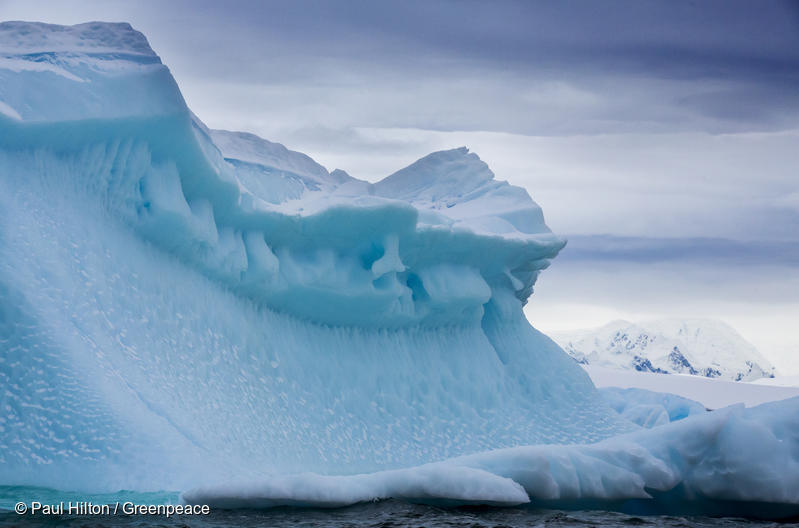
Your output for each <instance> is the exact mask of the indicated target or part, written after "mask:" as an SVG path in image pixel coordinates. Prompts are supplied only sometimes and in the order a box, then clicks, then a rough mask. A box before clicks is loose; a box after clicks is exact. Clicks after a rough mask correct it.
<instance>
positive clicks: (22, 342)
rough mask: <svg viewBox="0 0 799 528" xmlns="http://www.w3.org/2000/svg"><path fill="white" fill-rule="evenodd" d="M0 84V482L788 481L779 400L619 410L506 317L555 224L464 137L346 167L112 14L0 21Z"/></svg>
mask: <svg viewBox="0 0 799 528" xmlns="http://www.w3.org/2000/svg"><path fill="white" fill-rule="evenodd" d="M0 103H1V104H0V347H2V348H0V351H2V354H0V389H2V390H0V407H2V409H3V410H4V412H3V413H0V484H7V485H29V486H44V487H50V488H57V489H69V490H93V491H113V490H119V489H133V490H140V491H147V490H164V489H172V490H174V489H190V488H191V489H193V490H194V491H187V492H186V494H185V495H184V498H185V499H186V500H187V501H194V500H198V501H199V500H201V501H208V502H210V503H213V504H218V505H228V506H270V505H276V504H314V505H325V506H332V505H342V504H350V503H353V502H358V501H362V500H369V499H370V498H374V497H386V496H393V497H400V498H405V499H408V500H426V501H433V502H435V501H439V502H441V503H448V504H464V503H469V504H472V503H488V504H500V505H501V504H521V503H526V502H528V501H529V500H531V499H534V498H541V499H542V500H549V501H579V500H594V499H596V500H622V499H626V498H637V499H646V498H647V497H649V496H650V495H651V496H653V497H654V496H655V495H656V494H657V493H670V494H671V495H670V496H671V497H675V498H676V500H678V501H683V502H684V501H686V500H689V501H690V500H694V501H695V500H701V499H702V498H708V499H712V500H733V501H766V502H781V503H790V504H797V503H799V499H797V496H796V494H795V493H796V492H795V490H796V489H799V488H797V486H796V482H795V481H796V475H797V473H796V472H795V471H794V469H793V468H795V467H796V464H797V459H799V455H798V454H797V453H799V440H798V439H797V438H796V434H795V431H796V430H797V428H796V424H795V423H794V421H795V417H796V416H797V413H796V410H797V409H796V406H797V402H796V400H791V401H786V402H782V403H779V404H773V405H770V406H766V407H761V408H758V409H742V408H732V409H725V410H722V411H720V412H718V413H704V414H702V415H701V416H698V417H694V416H689V417H688V418H685V419H682V420H679V421H676V422H674V423H671V424H659V425H658V427H655V428H653V429H649V430H644V429H641V428H640V427H639V426H637V425H636V424H634V423H632V422H631V421H629V420H627V419H625V418H624V417H623V416H622V415H620V414H619V413H618V412H616V411H614V410H613V409H612V408H611V407H610V405H608V404H607V403H606V402H605V401H604V400H603V399H602V398H601V397H600V395H599V394H598V392H597V390H596V389H595V387H594V385H593V384H592V383H591V380H590V379H589V377H588V375H587V374H586V373H585V372H584V371H583V370H582V369H581V368H580V367H579V366H578V365H577V364H576V363H575V362H574V361H573V360H572V359H571V358H569V357H568V356H567V355H566V354H565V353H564V352H563V351H562V350H561V349H560V348H559V347H558V346H557V345H556V344H555V343H554V342H553V341H552V340H550V339H549V338H547V337H546V336H544V335H543V334H541V333H539V332H537V331H536V330H535V329H534V328H532V327H531V326H530V324H529V323H528V322H527V321H526V319H525V318H524V315H523V313H522V306H523V304H524V303H525V302H527V300H528V298H529V296H530V295H531V294H532V291H533V287H534V284H535V282H536V279H537V277H538V274H539V273H540V272H541V271H542V270H544V269H545V268H546V267H547V266H548V265H549V263H550V260H551V259H552V258H554V257H555V256H556V255H557V253H558V251H559V250H560V249H561V248H562V247H563V245H564V241H563V240H562V239H560V238H559V237H557V236H556V235H554V234H552V233H551V232H550V230H549V229H548V228H547V226H546V225H545V223H544V219H543V214H542V212H541V209H540V208H539V207H538V205H536V204H535V202H533V201H532V200H531V199H530V197H529V196H528V194H527V192H526V191H524V190H523V189H520V188H517V187H513V186H510V185H508V184H507V183H504V182H499V181H497V180H495V178H494V175H493V174H492V173H491V171H490V170H489V169H488V167H487V165H486V164H485V163H484V162H482V161H481V160H480V158H479V157H478V156H477V155H476V154H474V153H471V152H469V151H468V150H467V149H465V148H458V149H453V150H448V151H443V152H437V153H433V154H430V155H429V156H427V157H425V158H423V159H421V160H419V161H417V162H416V163H414V164H412V165H410V166H409V167H407V168H405V169H402V170H400V171H398V172H396V173H395V174H393V175H391V176H389V177H387V178H386V179H384V180H383V181H381V182H378V183H375V184H370V183H367V182H364V181H360V180H357V179H355V178H352V177H350V176H349V175H347V174H346V173H345V172H344V171H341V170H335V171H333V172H328V171H327V169H325V168H324V167H321V166H320V165H319V164H317V163H315V162H314V161H313V160H312V159H311V158H309V157H308V156H305V155H304V154H300V153H297V152H293V151H290V150H288V149H286V148H285V147H283V146H281V145H279V144H276V143H271V142H268V141H265V140H262V139H260V138H258V137H255V136H253V135H251V134H243V133H233V132H224V131H215V130H209V129H208V128H207V127H206V126H205V125H204V124H203V123H202V122H201V121H200V120H199V119H198V118H197V117H196V116H194V115H193V114H192V113H191V112H190V111H189V109H188V108H187V107H186V104H185V102H184V100H183V98H182V96H181V94H180V91H179V89H178V87H177V84H176V83H175V81H174V79H173V78H172V76H171V74H170V73H169V70H168V69H167V67H166V66H164V65H163V64H162V63H161V61H160V59H159V58H158V56H157V55H155V53H153V52H152V50H151V49H150V48H149V46H148V45H147V41H146V39H145V38H144V36H143V35H141V34H140V33H138V32H137V31H135V30H133V29H132V28H131V27H130V26H129V25H127V24H105V23H88V24H81V25H78V26H72V27H63V26H52V25H46V24H37V23H23V22H11V23H2V24H0ZM675 402H676V400H670V401H669V402H665V406H664V409H666V412H667V413H669V414H670V413H671V412H672V410H673V409H674V406H673V405H672V404H674V403H675ZM662 403H663V402H662ZM655 421H657V420H655ZM625 434H626V435H627V436H619V435H625ZM750 440H756V441H757V442H758V446H759V449H760V448H762V449H763V453H759V452H757V453H754V454H755V456H757V457H762V462H763V464H762V465H760V466H757V465H756V464H755V461H754V460H753V459H749V460H744V459H742V458H741V456H740V455H741V449H740V447H741V443H745V442H748V441H750ZM597 442H599V443H597ZM758 463H760V461H758ZM789 470H790V471H789ZM764 483H766V485H764ZM675 490H676V491H675ZM792 490H793V491H792Z"/></svg>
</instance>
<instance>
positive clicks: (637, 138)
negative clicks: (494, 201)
mask: <svg viewBox="0 0 799 528" xmlns="http://www.w3.org/2000/svg"><path fill="white" fill-rule="evenodd" d="M0 19H3V20H13V19H22V20H40V21H45V22H52V23H69V24H71V23H78V22H84V21H89V20H109V21H128V22H130V23H131V24H133V26H134V27H135V28H136V29H139V30H140V31H142V32H143V33H145V35H146V36H147V38H148V39H149V41H150V44H151V45H152V47H153V48H154V49H155V51H156V52H157V53H158V54H159V55H160V56H161V57H162V60H163V61H164V63H165V64H167V65H168V66H169V67H170V69H171V70H172V72H173V74H174V75H175V77H176V79H177V81H178V84H179V85H180V87H181V89H182V91H183V94H184V96H185V98H186V100H187V102H188V104H189V106H190V107H191V108H192V110H193V111H194V112H195V113H196V114H197V115H198V116H199V117H200V118H201V119H202V120H203V121H205V122H206V124H208V125H209V126H211V127H214V128H227V129H234V130H246V131H250V132H254V133H256V134H259V135H261V136H263V137H266V138H267V139H270V140H273V141H278V142H281V143H284V144H285V145H287V146H288V147H290V148H293V149H296V150H300V151H303V152H306V153H308V154H309V155H311V156H312V157H314V158H315V159H317V160H318V161H319V162H321V163H322V164H323V165H325V166H327V167H328V168H329V169H333V168H342V169H344V170H347V171H348V172H349V173H350V174H352V175H353V176H355V177H359V178H363V179H368V180H372V181H374V180H377V179H380V178H382V177H384V176H386V175H388V174H390V173H392V172H394V171H395V170H397V169H399V168H401V167H403V166H405V165H408V164H409V163H411V162H413V161H414V160H416V159H417V158H419V157H421V156H423V155H425V154H427V153H428V152H430V151H433V150H440V149H444V148H453V147H458V146H462V145H465V146H468V147H469V148H470V149H472V150H473V151H475V152H477V153H478V154H479V155H480V156H481V158H483V159H484V160H485V161H486V162H487V163H488V164H489V166H491V167H492V169H493V170H494V172H495V173H496V174H497V177H498V178H500V179H505V180H508V181H510V182H511V183H513V184H516V185H522V186H524V187H526V188H527V189H528V191H529V192H530V194H531V195H532V196H533V198H534V199H535V200H536V201H537V202H538V203H539V204H541V206H542V207H543V209H544V213H545V216H546V218H547V220H548V223H549V225H550V227H552V229H553V230H554V231H555V232H557V233H559V234H563V235H564V236H566V237H568V238H570V240H571V243H570V245H569V246H567V248H566V249H565V250H564V251H563V253H562V254H561V256H560V257H558V259H556V260H555V262H554V263H553V265H552V267H551V268H550V269H549V270H547V271H546V272H545V273H544V274H543V275H542V276H541V279H540V281H539V284H538V286H537V291H536V294H535V295H534V296H533V298H532V299H531V301H530V304H529V306H528V308H527V313H528V316H529V317H530V319H531V320H532V322H533V324H534V325H536V326H537V327H539V328H541V329H542V330H544V331H547V330H563V329H569V328H577V327H582V326H591V325H599V324H603V323H605V322H607V321H609V320H611V319H614V318H619V317H623V318H628V319H632V320H636V319H641V318H648V317H661V316H678V317H711V318H719V319H723V320H725V321H727V322H728V323H730V324H732V325H733V326H734V327H736V328H737V329H738V330H739V331H740V332H741V333H742V334H743V335H744V336H745V337H746V338H748V339H749V340H751V341H752V342H753V343H755V344H756V345H757V346H758V347H759V348H760V349H761V351H762V352H763V353H764V354H765V355H766V356H767V357H769V358H771V359H772V360H773V361H774V362H775V363H776V364H777V366H778V368H779V369H780V370H782V371H783V372H784V373H799V332H797V331H796V328H797V323H799V255H798V254H797V253H798V251H797V247H799V2H797V1H768V0H766V1H760V2H754V1H730V0H724V1H701V2H688V1H675V0H670V1H666V0H663V1H660V2H653V1H647V0H629V1H603V2H595V1H591V0H585V1H569V0H566V1H560V2H549V1H546V2H545V1H540V2H537V1H522V2H502V1H485V2H472V1H457V2H449V1H446V2H433V1H403V2H391V3H389V2H375V1H363V2H361V1H356V2H352V1H350V2H321V1H320V2H309V1H292V2H281V3H277V2H256V1H252V2H235V1H227V2H202V1H199V2H198V1H192V2H188V1H170V2H164V1H137V2H116V1H97V2H93V1H83V2H72V1H62V2H37V1H35V0H21V1H16V0H0Z"/></svg>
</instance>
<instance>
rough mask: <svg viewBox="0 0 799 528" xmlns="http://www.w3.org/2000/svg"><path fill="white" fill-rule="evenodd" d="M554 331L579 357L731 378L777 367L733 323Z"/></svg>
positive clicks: (672, 322)
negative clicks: (740, 333)
mask: <svg viewBox="0 0 799 528" xmlns="http://www.w3.org/2000/svg"><path fill="white" fill-rule="evenodd" d="M550 335H551V337H552V338H553V339H554V340H555V341H556V342H557V343H558V344H559V345H560V346H561V347H562V348H563V349H564V350H565V351H566V352H567V353H568V354H569V355H571V356H572V357H573V358H574V359H575V361H577V362H578V363H582V364H586V365H597V366H602V367H612V368H620V369H627V370H637V371H641V372H655V373H662V374H690V375H693V376H704V377H707V378H720V379H725V380H733V381H752V380H755V379H759V378H773V377H774V375H775V371H774V367H773V366H772V365H771V363H769V362H768V360H766V359H765V358H764V357H763V356H761V355H760V353H759V352H758V351H757V349H756V348H755V347H754V346H753V345H752V344H751V343H749V342H748V341H746V340H745V339H744V338H743V337H741V336H740V335H739V334H738V332H736V331H735V330H734V329H733V328H731V327H730V326H729V325H727V324H725V323H723V322H721V321H716V320H712V319H690V320H676V319H664V320H657V321H645V322H642V323H631V322H629V321H622V320H619V321H613V322H611V323H608V324H607V325H605V326H603V327H600V328H595V329H590V330H576V331H570V332H557V333H550Z"/></svg>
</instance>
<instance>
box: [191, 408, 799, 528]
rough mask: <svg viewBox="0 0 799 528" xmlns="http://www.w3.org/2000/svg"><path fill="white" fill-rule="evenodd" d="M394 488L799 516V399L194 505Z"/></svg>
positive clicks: (252, 487)
mask: <svg viewBox="0 0 799 528" xmlns="http://www.w3.org/2000/svg"><path fill="white" fill-rule="evenodd" d="M387 498H398V499H405V500H410V501H414V502H426V503H434V504H449V505H452V504H474V505H478V504H490V505H505V506H513V505H518V504H524V503H528V502H529V503H531V504H532V505H536V506H539V507H540V506H544V507H546V506H554V507H559V508H570V507H571V508H581V507H589V506H591V505H593V507H596V506H597V505H602V506H604V507H609V508H610V509H621V510H623V511H633V512H635V513H642V512H648V513H677V514H680V513H683V514H684V513H689V512H690V513H694V514H714V515H725V514H726V515H736V514H737V515H748V516H757V517H762V518H783V517H788V516H795V515H798V514H799V397H798V398H792V399H790V400H785V401H781V402H776V403H771V404H764V405H761V406H759V407H755V408H751V409H745V408H744V407H743V405H739V406H733V407H729V408H726V409H721V410H718V411H714V412H710V413H707V414H703V415H697V416H692V417H689V418H686V419H684V420H681V421H679V422H674V423H672V424H669V425H664V426H661V427H658V428H656V429H648V430H642V431H639V432H635V433H630V434H626V435H622V436H618V437H614V438H610V439H607V440H604V441H601V442H599V443H596V444H590V445H537V446H525V447H515V448H509V449H500V450H496V451H490V452H486V453H480V454H476V455H470V456H465V457H459V458H455V459H452V460H448V461H445V462H440V463H435V464H427V465H424V466H419V467H416V468H410V469H405V470H401V471H383V472H378V473H372V474H365V475H353V476H348V477H335V476H322V475H314V474H304V475H294V476H281V477H275V478H265V479H264V480H263V481H261V482H246V483H225V484H220V485H211V486H208V485H206V486H203V487H199V488H196V489H192V490H188V491H186V492H184V493H183V495H182V500H183V501H185V502H187V503H191V504H209V505H211V507H225V508H253V507H254V508H268V507H275V506H311V507H336V506H346V505H350V504H355V503H357V502H365V501H370V500H377V499H387Z"/></svg>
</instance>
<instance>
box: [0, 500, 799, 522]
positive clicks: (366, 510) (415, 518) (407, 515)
mask: <svg viewBox="0 0 799 528" xmlns="http://www.w3.org/2000/svg"><path fill="white" fill-rule="evenodd" d="M0 526H2V527H7V526H15V527H16V526H19V527H27V526H69V527H71V528H78V527H87V528H100V527H115V526H122V527H131V528H133V527H141V528H155V527H174V526H178V527H191V528H212V527H213V528H223V527H224V528H228V527H242V528H247V527H315V526H323V527H328V526H329V527H337V528H338V527H340V528H345V527H347V528H366V527H380V528H399V527H405V526H408V527H422V526H424V527H429V528H439V527H440V528H443V527H463V528H484V527H485V528H521V527H533V526H541V527H553V528H555V527H572V526H601V527H631V526H652V527H661V526H663V527H686V528H699V527H714V528H715V527H734V526H744V527H764V526H775V527H777V526H779V527H786V528H787V527H799V524H794V523H774V522H764V521H751V520H746V519H737V518H712V517H677V516H640V517H639V516H632V515H627V514H623V513H614V512H605V511H560V510H535V509H529V508H469V509H463V508H459V509H444V508H437V507H433V506H425V505H418V504H408V503H404V502H399V501H381V502H377V503H371V504H362V505H358V506H351V507H348V508H341V509H334V510H311V509H275V510H268V511H246V510H236V511H214V512H211V514H209V515H207V516H197V517H187V516H180V517H171V518H169V519H166V518H164V517H163V516H126V515H117V516H107V515H106V516H103V515H98V516H79V515H60V516H48V517H42V516H36V517H32V516H30V515H24V516H20V515H17V514H16V513H13V512H8V511H6V512H2V513H0Z"/></svg>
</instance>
